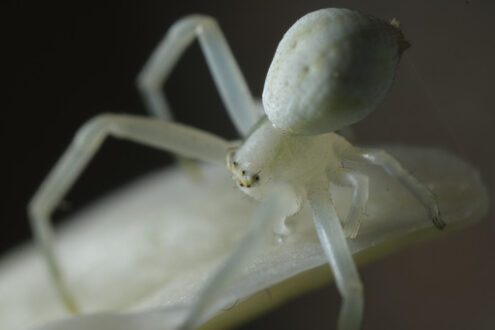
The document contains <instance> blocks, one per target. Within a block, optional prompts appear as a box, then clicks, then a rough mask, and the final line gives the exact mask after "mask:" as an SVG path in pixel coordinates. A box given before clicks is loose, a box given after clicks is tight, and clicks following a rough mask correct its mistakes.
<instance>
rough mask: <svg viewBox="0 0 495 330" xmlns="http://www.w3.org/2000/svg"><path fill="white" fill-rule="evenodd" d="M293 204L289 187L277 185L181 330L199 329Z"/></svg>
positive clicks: (200, 297)
mask: <svg viewBox="0 0 495 330" xmlns="http://www.w3.org/2000/svg"><path fill="white" fill-rule="evenodd" d="M293 202H294V199H293V195H292V194H291V190H290V188H288V187H286V186H285V185H283V184H279V185H277V186H275V187H274V188H273V189H272V190H271V192H270V193H269V194H268V197H267V198H266V199H265V200H264V201H263V202H262V203H261V205H260V207H259V208H258V210H257V211H256V212H255V214H254V216H253V218H252V220H251V224H250V226H249V228H248V231H247V233H246V234H245V235H244V237H243V238H242V240H241V241H240V243H239V244H238V245H237V246H236V247H235V249H234V250H233V251H232V252H231V254H230V255H229V256H227V258H226V259H225V260H224V262H223V263H222V264H221V265H220V267H219V268H218V269H217V270H216V272H215V274H214V275H213V277H212V278H211V279H210V281H209V282H208V283H207V285H206V286H205V288H204V289H203V291H202V292H201V294H200V295H199V297H198V299H197V300H196V302H195V303H194V304H193V305H192V307H191V309H190V312H189V313H188V316H187V317H186V320H185V322H184V324H183V325H182V326H181V327H180V329H181V330H190V329H194V328H196V327H198V326H199V325H200V324H201V323H202V321H204V319H203V318H204V317H205V316H207V315H208V312H209V310H210V309H213V310H214V309H215V304H217V303H218V301H217V300H216V299H217V298H218V296H219V295H220V294H221V293H222V291H223V290H224V289H226V288H228V287H229V286H230V285H233V284H235V281H236V280H238V274H239V271H241V270H242V268H243V266H244V265H245V262H246V261H247V260H249V259H250V258H251V257H253V256H255V255H256V253H258V252H260V251H262V250H263V248H264V247H265V246H266V244H267V243H269V242H270V240H271V239H273V231H272V229H273V221H274V219H280V218H284V217H286V216H287V209H288V208H290V207H291V204H292V203H293Z"/></svg>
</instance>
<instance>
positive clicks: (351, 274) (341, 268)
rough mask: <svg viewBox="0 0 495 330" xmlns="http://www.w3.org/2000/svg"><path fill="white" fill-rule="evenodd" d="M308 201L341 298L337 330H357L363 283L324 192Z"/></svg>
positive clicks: (313, 193) (313, 194) (312, 193)
mask: <svg viewBox="0 0 495 330" xmlns="http://www.w3.org/2000/svg"><path fill="white" fill-rule="evenodd" d="M308 200H309V203H310V205H311V208H312V209H313V220H314V223H315V227H316V232H317V233H318V237H319V239H320V242H321V246H322V248H323V251H324V252H325V255H326V256H327V259H328V261H329V263H330V267H331V269H332V273H333V275H334V277H335V283H336V285H337V288H338V290H339V292H340V294H341V296H342V308H341V310H340V314H339V320H338V330H357V329H359V328H360V326H361V322H362V319H363V308H364V297H363V284H362V283H361V279H360V278H359V273H358V271H357V268H356V265H355V263H354V260H353V258H352V254H351V252H350V251H349V247H348V246H347V241H346V239H345V235H344V231H343V229H342V226H341V224H340V221H339V218H338V216H337V212H336V211H335V208H334V206H333V203H332V199H331V196H330V193H329V192H328V189H325V188H319V189H312V190H310V191H309V192H308Z"/></svg>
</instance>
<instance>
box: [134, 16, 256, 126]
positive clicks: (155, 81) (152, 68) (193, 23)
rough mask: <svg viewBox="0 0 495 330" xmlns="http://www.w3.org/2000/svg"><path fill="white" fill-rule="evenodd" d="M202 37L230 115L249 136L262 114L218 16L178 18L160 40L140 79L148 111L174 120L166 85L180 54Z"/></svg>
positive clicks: (139, 86) (214, 77)
mask: <svg viewBox="0 0 495 330" xmlns="http://www.w3.org/2000/svg"><path fill="white" fill-rule="evenodd" d="M195 37H197V38H198V39H199V43H200V45H201V49H202V50H203V53H204V55H205V57H206V62H207V64H208V67H209V68H210V72H211V73H212V75H213V79H214V81H215V84H216V86H217V88H218V90H219V92H220V96H221V98H222V100H223V103H224V104H225V106H226V108H227V110H228V113H229V116H230V118H231V119H232V121H233V122H234V125H235V127H236V128H237V130H238V131H239V132H240V133H241V135H242V136H246V134H247V133H248V132H249V130H250V129H251V127H252V126H253V125H254V124H255V123H256V121H257V120H258V118H259V117H260V114H259V113H258V108H257V105H256V103H255V101H254V99H253V97H252V95H251V92H250V91H249V88H248V86H247V84H246V81H245V80H244V77H243V75H242V73H241V70H240V69H239V66H238V65H237V62H236V61H235V58H234V56H233V55H232V52H231V50H230V48H229V46H228V44H227V41H226V40H225V37H224V36H223V34H222V32H221V30H220V28H219V26H218V24H217V22H216V21H215V19H213V18H211V17H209V16H205V15H191V16H186V17H184V18H183V19H181V20H179V21H177V22H176V23H175V24H174V25H173V26H172V27H171V28H170V30H169V31H168V33H167V34H166V36H165V38H164V39H163V40H162V41H161V42H160V44H159V45H158V46H157V48H156V49H155V51H154V52H153V53H152V55H151V57H150V59H149V60H148V62H147V63H146V65H145V66H144V68H143V69H142V71H141V72H140V74H139V75H138V78H137V83H138V88H139V90H140V91H141V93H142V96H143V99H144V101H145V103H146V105H147V108H148V111H149V112H150V113H151V114H153V115H154V116H156V117H158V118H161V119H167V120H171V119H172V114H171V111H170V107H169V105H168V102H167V100H166V97H165V95H164V94H163V92H162V90H161V89H162V87H163V84H164V82H165V80H166V79H167V77H168V76H169V74H170V72H171V71H172V69H173V67H174V66H175V64H176V63H177V61H178V59H179V57H180V55H181V54H182V53H183V52H184V51H185V49H186V48H187V47H188V46H189V45H190V44H191V43H192V42H193V41H194V38H195Z"/></svg>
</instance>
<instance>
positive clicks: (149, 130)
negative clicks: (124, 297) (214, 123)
mask: <svg viewBox="0 0 495 330" xmlns="http://www.w3.org/2000/svg"><path fill="white" fill-rule="evenodd" d="M109 135H112V136H114V137H117V138H122V139H127V140H131V141H134V142H139V143H142V144H145V145H148V146H152V147H156V148H159V149H163V150H166V151H171V152H174V153H177V154H179V155H181V156H185V157H191V158H197V159H200V160H205V161H209V162H215V163H220V164H221V163H223V160H224V157H225V153H226V152H227V149H228V148H229V146H230V144H229V143H228V142H227V141H225V140H223V139H221V138H219V137H216V136H214V135H211V134H209V133H206V132H202V131H200V130H197V129H193V128H189V127H186V126H182V125H179V124H174V123H170V122H165V121H162V120H156V119H155V120H154V119H150V118H145V117H138V116H128V115H110V114H105V115H100V116H97V117H95V118H93V119H92V120H90V121H89V122H87V123H86V124H85V125H83V126H82V127H81V128H80V129H79V131H78V132H77V134H76V136H75V138H74V140H73V142H72V144H71V145H70V146H69V148H68V149H67V150H66V151H65V153H64V154H63V155H62V157H61V158H60V159H59V161H58V162H57V164H56V165H55V167H54V168H53V169H52V171H51V172H50V174H49V175H48V176H47V178H46V179H45V181H44V182H43V183H42V185H41V186H40V188H39V189H38V191H37V192H36V194H35V195H34V197H33V198H32V200H31V202H30V203H29V206H28V212H29V217H30V220H31V227H32V228H33V231H34V235H35V237H36V239H37V240H38V243H39V244H40V247H41V251H42V253H43V255H44V257H45V258H46V261H47V264H48V268H49V271H50V274H51V276H52V277H53V280H54V284H55V287H56V290H57V291H58V293H59V295H60V296H61V298H62V299H63V301H64V303H65V305H66V306H67V307H68V309H69V310H71V311H72V312H76V311H78V307H77V304H76V302H75V300H74V297H73V295H72V293H71V292H70V290H69V288H68V286H67V284H66V282H65V280H64V276H63V274H62V271H61V269H60V266H59V263H58V261H57V258H56V255H55V251H54V249H53V228H52V225H51V222H50V216H51V214H52V212H53V210H54V209H55V207H56V206H57V205H58V204H59V203H60V201H61V200H62V198H63V197H64V195H65V194H66V193H67V191H68V190H69V189H70V188H71V186H72V185H73V183H74V182H75V180H76V179H77V178H78V176H79V175H80V174H81V172H82V170H83V169H84V168H85V167H86V165H87V164H88V162H89V161H90V160H91V158H92V157H93V156H94V154H95V153H96V152H97V151H98V149H99V148H100V146H101V145H102V143H103V141H104V140H105V138H106V137H107V136H109Z"/></svg>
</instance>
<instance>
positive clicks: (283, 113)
mask: <svg viewBox="0 0 495 330" xmlns="http://www.w3.org/2000/svg"><path fill="white" fill-rule="evenodd" d="M405 48H407V42H406V41H405V40H404V38H403V36H402V33H401V32H400V31H399V29H398V27H397V24H396V23H395V22H394V23H393V24H392V23H388V22H386V21H383V20H380V19H377V18H374V17H371V16H367V15H364V14H361V13H359V12H357V11H352V10H349V9H337V8H331V9H322V10H318V11H315V12H313V13H310V14H308V15H306V16H304V17H302V18H301V19H299V20H298V21H297V22H296V23H295V24H294V25H293V26H292V27H291V28H290V29H289V30H288V31H287V33H286V34H285V35H284V37H283V39H282V40H281V41H280V44H279V45H278V48H277V51H276V53H275V56H274V58H273V61H272V63H271V66H270V68H269V70H268V74H267V77H266V81H265V86H264V90H263V106H264V109H265V112H266V114H267V116H268V118H269V119H270V121H271V122H272V123H273V125H274V126H275V127H277V128H280V129H282V130H285V131H288V132H290V133H293V134H303V135H308V134H311V135H312V134H321V133H326V132H332V131H335V130H337V129H339V128H342V127H345V126H348V125H350V124H352V123H354V122H356V121H358V120H361V119H362V118H364V117H365V116H366V115H368V114H369V113H370V112H371V111H372V110H373V109H375V107H376V106H377V105H378V104H379V103H380V102H381V101H382V99H383V98H384V96H385V94H386V93H387V91H388V89H389V88H390V85H391V83H392V80H393V77H394V74H395V69H396V66H397V63H398V61H399V57H400V53H401V52H402V51H403V50H404V49H405Z"/></svg>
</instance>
